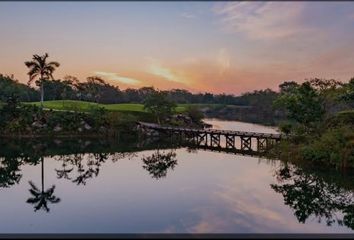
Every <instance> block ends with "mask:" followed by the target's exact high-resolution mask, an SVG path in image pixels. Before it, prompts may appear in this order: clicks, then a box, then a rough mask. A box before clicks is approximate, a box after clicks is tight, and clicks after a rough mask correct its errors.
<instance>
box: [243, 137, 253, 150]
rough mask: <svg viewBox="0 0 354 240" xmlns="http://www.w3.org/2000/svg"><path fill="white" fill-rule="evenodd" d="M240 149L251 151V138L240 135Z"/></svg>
mask: <svg viewBox="0 0 354 240" xmlns="http://www.w3.org/2000/svg"><path fill="white" fill-rule="evenodd" d="M241 150H244V151H251V150H252V138H251V137H242V136H241Z"/></svg>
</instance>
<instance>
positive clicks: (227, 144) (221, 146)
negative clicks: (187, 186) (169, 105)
mask: <svg viewBox="0 0 354 240" xmlns="http://www.w3.org/2000/svg"><path fill="white" fill-rule="evenodd" d="M137 124H138V128H139V129H140V130H142V131H145V132H148V131H154V132H158V133H162V134H165V135H167V136H178V137H179V138H181V139H185V140H187V142H189V143H190V144H191V145H192V146H196V147H198V148H206V149H210V150H215V151H224V152H232V153H238V152H242V153H245V152H250V153H252V152H254V153H259V152H264V151H265V150H267V149H268V148H269V147H271V146H273V145H274V144H275V143H277V142H279V141H280V139H281V137H282V136H281V135H280V134H274V133H256V132H241V131H231V130H217V129H192V128H182V127H167V126H161V125H158V124H153V123H145V122H138V123H137Z"/></svg>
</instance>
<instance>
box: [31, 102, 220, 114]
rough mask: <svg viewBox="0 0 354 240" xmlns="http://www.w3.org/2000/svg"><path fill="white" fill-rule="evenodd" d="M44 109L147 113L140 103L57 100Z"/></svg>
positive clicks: (179, 109)
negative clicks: (101, 108)
mask: <svg viewBox="0 0 354 240" xmlns="http://www.w3.org/2000/svg"><path fill="white" fill-rule="evenodd" d="M25 104H33V105H37V106H40V102H29V103H25ZM215 105H216V104H178V105H177V108H176V111H177V112H184V111H185V110H186V109H187V107H188V106H197V107H208V106H209V107H210V106H215ZM44 107H45V108H48V109H55V110H69V111H82V112H87V111H90V110H92V109H94V108H97V107H103V108H105V109H107V110H108V111H118V112H145V110H144V106H143V104H138V103H119V104H98V103H92V102H85V101H75V100H55V101H44Z"/></svg>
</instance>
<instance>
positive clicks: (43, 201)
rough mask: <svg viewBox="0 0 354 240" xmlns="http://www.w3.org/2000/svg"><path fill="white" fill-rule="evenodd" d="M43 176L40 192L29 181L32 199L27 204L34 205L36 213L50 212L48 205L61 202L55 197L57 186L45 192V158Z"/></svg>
mask: <svg viewBox="0 0 354 240" xmlns="http://www.w3.org/2000/svg"><path fill="white" fill-rule="evenodd" d="M41 170H42V171H41V174H42V177H41V179H42V188H41V190H39V189H38V188H37V187H36V185H35V184H34V183H33V182H32V181H29V184H30V186H31V188H30V189H29V192H30V193H31V195H32V197H30V198H28V199H27V201H26V202H27V203H29V204H33V205H34V211H35V212H36V211H38V210H40V209H42V210H44V211H46V212H49V210H50V209H49V207H48V203H52V204H55V203H58V202H60V198H57V197H56V196H55V195H54V189H55V185H52V187H50V188H48V189H47V190H44V160H43V157H41Z"/></svg>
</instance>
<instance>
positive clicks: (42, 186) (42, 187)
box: [42, 157, 44, 192]
mask: <svg viewBox="0 0 354 240" xmlns="http://www.w3.org/2000/svg"><path fill="white" fill-rule="evenodd" d="M42 192H44V158H43V157H42Z"/></svg>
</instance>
